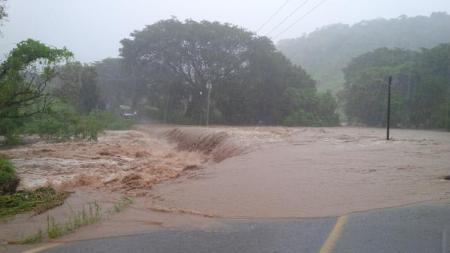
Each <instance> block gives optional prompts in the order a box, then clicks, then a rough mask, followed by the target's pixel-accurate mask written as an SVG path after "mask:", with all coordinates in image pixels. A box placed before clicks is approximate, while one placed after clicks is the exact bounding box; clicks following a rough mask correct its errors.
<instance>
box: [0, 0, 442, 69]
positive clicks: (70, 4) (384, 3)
mask: <svg viewBox="0 0 450 253" xmlns="http://www.w3.org/2000/svg"><path fill="white" fill-rule="evenodd" d="M320 2H321V1H319V0H315V1H314V0H310V1H307V2H306V4H304V6H303V7H301V8H300V9H299V10H298V11H297V12H296V13H295V14H294V15H292V16H291V17H290V18H289V19H287V20H286V22H284V23H283V24H282V25H281V26H280V27H278V29H276V30H275V31H274V32H272V33H270V34H268V31H270V30H271V29H272V28H273V27H275V26H276V25H277V24H279V23H280V22H281V21H282V20H283V18H285V17H287V16H288V15H289V14H290V13H292V11H293V10H295V9H296V8H297V7H298V6H299V5H301V4H302V3H303V1H294V0H290V1H288V3H287V5H286V7H285V8H283V9H282V10H281V12H280V13H279V14H278V15H277V16H275V17H274V18H273V19H272V20H271V21H270V22H269V23H268V24H267V25H266V26H265V27H264V28H263V29H261V31H260V32H259V34H261V35H268V36H269V37H271V38H272V39H274V40H279V39H283V38H293V37H299V36H301V35H302V34H304V33H308V32H311V31H314V30H315V29H317V28H319V27H322V26H324V25H328V24H332V23H337V22H341V23H347V24H353V23H356V22H359V21H361V20H365V19H373V18H378V17H382V18H394V17H398V16H400V15H407V16H416V15H429V14H430V13H432V12H434V11H446V12H450V3H449V2H448V0H430V1H417V0H416V1H411V0H396V1H391V0H379V1H370V0H328V1H325V2H324V3H323V4H322V5H320V6H319V7H317V8H316V9H314V10H313V11H311V10H312V9H313V8H314V7H315V6H317V5H318V4H319V3H320ZM283 3H285V1H284V0H283V1H281V0H279V1H275V0H264V1H258V0H247V1H238V0H227V1H223V0H221V1H218V0H192V1H181V0H166V1H156V0H133V1H125V0H95V1H87V0H79V1H69V0H36V1H30V0H9V1H7V12H8V18H7V20H6V21H5V22H4V23H3V26H2V27H1V32H2V35H1V37H0V57H1V58H2V59H3V58H4V57H5V54H6V53H7V52H9V50H10V49H12V48H13V47H14V45H15V44H16V43H17V42H19V41H21V40H24V39H27V38H33V39H37V40H40V41H42V42H44V43H46V44H49V45H52V46H57V47H62V46H65V47H67V48H68V49H69V50H71V51H73V52H74V53H75V56H76V58H77V59H78V60H80V61H83V62H92V61H97V60H101V59H103V58H106V57H115V56H117V55H118V49H119V47H120V43H119V41H120V40H121V39H123V38H125V37H127V36H128V35H129V34H130V33H131V32H132V31H134V30H137V29H142V28H143V27H144V26H145V25H149V24H152V23H154V22H156V21H158V20H161V19H167V18H170V17H172V16H175V17H177V18H178V19H180V20H184V19H187V18H190V19H194V20H203V19H205V20H211V21H214V20H217V21H220V22H229V23H232V24H236V25H238V26H240V27H244V28H246V29H248V30H251V31H256V30H257V29H258V28H259V27H260V26H261V25H262V24H264V22H265V21H267V19H268V18H269V17H270V16H271V15H272V14H273V13H274V12H275V11H276V10H277V9H278V8H279V7H280V6H281V5H282V4H283ZM309 12H310V14H309V15H307V16H305V17H304V18H302V17H303V16H304V15H305V14H307V13H309ZM299 18H302V20H301V21H300V22H298V23H296V24H295V25H293V26H292V28H291V29H289V30H287V31H285V32H283V31H284V30H286V28H287V27H289V26H290V25H291V24H293V22H294V21H296V20H298V19H299ZM280 33H281V34H280ZM278 34H279V36H276V35H278ZM275 36H276V37H275Z"/></svg>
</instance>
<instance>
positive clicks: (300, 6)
mask: <svg viewBox="0 0 450 253" xmlns="http://www.w3.org/2000/svg"><path fill="white" fill-rule="evenodd" d="M308 2H309V0H306V1H304V2H303V3H302V4H300V5H299V6H297V8H295V9H294V10H293V11H292V12H291V13H290V14H289V15H288V16H287V17H285V18H284V19H283V20H282V21H281V22H280V23H278V24H277V25H276V26H274V27H273V28H272V29H271V30H270V31H269V32H268V33H267V35H269V34H270V33H272V32H273V31H275V30H276V29H277V28H278V27H280V26H281V25H282V24H284V23H285V22H286V21H287V20H288V19H289V18H290V17H292V15H294V14H295V13H296V12H297V11H298V10H300V8H302V7H303V6H304V5H305V4H307V3H308Z"/></svg>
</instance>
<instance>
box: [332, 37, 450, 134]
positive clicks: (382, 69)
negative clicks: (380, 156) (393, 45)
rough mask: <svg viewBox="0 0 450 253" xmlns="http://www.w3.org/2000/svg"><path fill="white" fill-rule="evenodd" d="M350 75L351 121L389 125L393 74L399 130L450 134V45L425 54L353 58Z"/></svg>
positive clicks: (384, 52) (383, 52)
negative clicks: (389, 80)
mask: <svg viewBox="0 0 450 253" xmlns="http://www.w3.org/2000/svg"><path fill="white" fill-rule="evenodd" d="M344 73H345V80H346V82H345V86H344V90H343V91H342V92H341V94H340V95H341V97H342V98H343V100H344V103H345V112H346V114H347V116H348V118H349V119H350V121H353V122H360V123H363V124H366V125H371V126H379V125H382V124H385V118H386V97H387V93H386V90H387V89H386V88H387V84H386V78H387V77H388V76H389V75H392V76H393V84H392V122H393V124H394V125H396V126H401V127H420V128H447V129H450V114H449V113H450V80H449V78H450V77H449V73H450V44H441V45H438V46H436V47H433V48H431V49H422V50H421V51H420V52H416V51H409V50H402V49H387V48H381V49H377V50H375V51H373V52H369V53H366V54H364V55H361V56H359V57H357V58H355V59H353V60H352V61H351V62H350V64H349V65H348V66H347V67H346V68H345V69H344Z"/></svg>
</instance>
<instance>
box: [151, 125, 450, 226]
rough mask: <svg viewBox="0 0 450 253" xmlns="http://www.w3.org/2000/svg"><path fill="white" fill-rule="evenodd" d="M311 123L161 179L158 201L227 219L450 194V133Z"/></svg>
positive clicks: (319, 213) (333, 211) (328, 211)
mask: <svg viewBox="0 0 450 253" xmlns="http://www.w3.org/2000/svg"><path fill="white" fill-rule="evenodd" d="M393 135H394V139H393V140H392V141H386V140H384V139H383V138H384V131H383V130H382V129H367V128H304V129H301V130H299V131H297V132H295V133H293V134H292V135H291V136H289V138H287V139H286V140H285V141H282V142H277V143H273V144H270V145H265V146H264V147H262V148H260V149H258V150H256V151H253V152H250V153H248V154H244V155H241V156H237V157H233V158H230V159H227V160H225V161H223V162H222V163H219V164H214V165H211V166H209V167H207V168H206V169H204V170H202V171H200V172H199V173H198V175H197V176H196V177H194V178H180V179H177V180H175V182H170V183H165V184H162V185H159V186H158V187H156V188H155V189H154V190H153V194H154V195H156V196H158V198H155V200H154V201H153V203H154V204H155V205H161V206H166V207H170V208H172V209H181V210H191V211H195V212H199V213H205V214H208V215H212V216H219V217H323V216H335V215H342V214H346V213H349V212H355V211H362V210H369V209H375V208H383V207H392V206H400V205H405V204H410V203H414V202H419V201H425V200H439V199H442V198H448V197H449V196H450V182H449V181H445V180H443V178H442V177H443V176H444V175H448V174H450V134H449V133H445V132H433V131H413V130H394V131H393Z"/></svg>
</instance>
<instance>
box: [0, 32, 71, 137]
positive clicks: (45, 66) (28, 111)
mask: <svg viewBox="0 0 450 253" xmlns="http://www.w3.org/2000/svg"><path fill="white" fill-rule="evenodd" d="M71 56H72V54H71V53H70V52H69V51H68V50H66V49H57V48H50V47H48V46H46V45H44V44H42V43H40V42H38V41H35V40H31V39H29V40H26V41H23V42H20V43H19V44H18V45H17V47H16V48H15V49H13V50H12V51H11V52H10V53H9V55H8V57H7V59H6V60H5V61H4V62H2V63H1V64H0V135H3V134H6V135H8V134H10V133H12V132H14V130H15V129H17V127H18V126H19V125H20V124H21V123H22V122H23V120H24V119H25V118H28V117H31V116H33V115H35V114H38V113H41V112H44V111H46V110H47V109H48V105H49V102H50V99H49V94H48V92H47V84H48V83H49V81H50V80H51V79H52V78H53V76H54V74H55V71H54V70H55V67H56V65H57V64H58V63H60V62H61V61H62V60H64V59H67V58H68V57H71Z"/></svg>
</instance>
